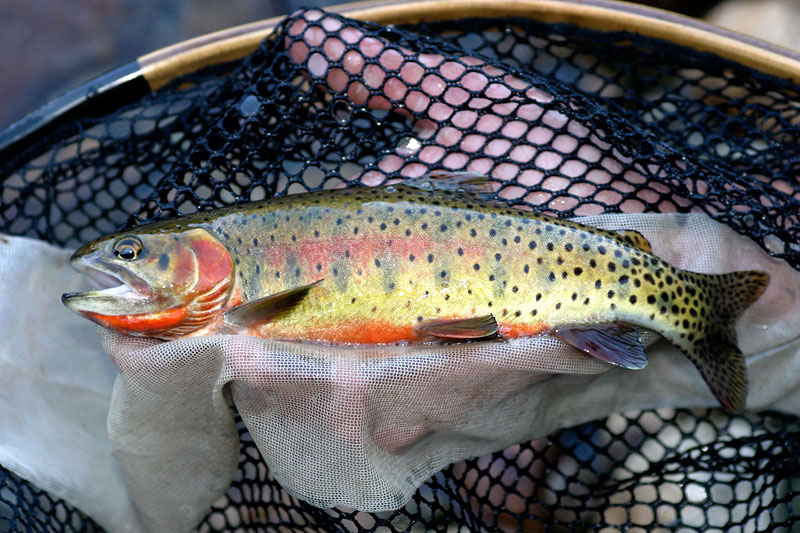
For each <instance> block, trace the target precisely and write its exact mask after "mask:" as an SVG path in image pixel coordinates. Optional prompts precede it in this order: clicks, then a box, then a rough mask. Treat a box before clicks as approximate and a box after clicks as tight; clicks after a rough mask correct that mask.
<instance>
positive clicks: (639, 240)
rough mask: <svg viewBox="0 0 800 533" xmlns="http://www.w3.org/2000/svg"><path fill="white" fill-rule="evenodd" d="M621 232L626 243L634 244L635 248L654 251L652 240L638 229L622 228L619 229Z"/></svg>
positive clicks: (649, 251)
mask: <svg viewBox="0 0 800 533" xmlns="http://www.w3.org/2000/svg"><path fill="white" fill-rule="evenodd" d="M619 233H620V234H622V240H623V241H625V243H626V244H628V245H630V246H633V247H634V248H638V249H639V250H641V251H643V252H647V253H652V252H653V247H652V246H651V245H650V241H648V240H647V239H646V238H645V236H644V235H642V234H641V233H639V232H638V231H636V230H632V229H622V230H619Z"/></svg>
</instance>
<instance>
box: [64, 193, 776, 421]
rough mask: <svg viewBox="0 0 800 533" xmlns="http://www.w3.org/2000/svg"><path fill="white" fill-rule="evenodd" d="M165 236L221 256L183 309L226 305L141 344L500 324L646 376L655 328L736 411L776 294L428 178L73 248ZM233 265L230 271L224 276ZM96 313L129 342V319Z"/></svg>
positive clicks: (756, 275) (424, 332) (384, 338)
mask: <svg viewBox="0 0 800 533" xmlns="http://www.w3.org/2000/svg"><path fill="white" fill-rule="evenodd" d="M425 183H428V186H427V187H426V186H424V185H423V184H425ZM201 232H202V233H201ZM188 234H191V235H192V236H193V237H192V239H193V240H192V239H188V238H187V237H186V235H188ZM164 235H168V236H171V237H172V239H173V242H174V243H176V246H178V245H181V246H183V248H182V250H193V246H198V243H202V246H203V247H204V248H205V249H207V250H214V252H213V253H216V254H218V255H219V256H222V259H220V258H219V257H217V258H216V264H217V267H215V268H214V269H212V270H213V271H214V273H213V275H211V274H209V273H207V272H206V273H204V271H203V268H204V265H203V262H202V261H200V262H198V263H197V265H198V269H199V273H198V274H197V278H198V279H201V280H204V283H203V284H202V285H203V286H204V287H205V289H204V290H205V291H206V292H203V293H202V294H201V295H200V296H198V295H193V296H191V298H190V297H189V295H188V294H187V295H186V297H185V300H186V302H185V303H184V304H183V308H189V307H191V306H192V305H194V306H195V307H197V305H198V304H197V303H196V301H197V299H198V298H205V299H206V300H208V299H213V300H214V303H215V307H214V308H213V311H212V312H208V309H210V307H209V306H206V307H204V312H205V313H206V314H204V315H203V317H204V319H207V320H206V321H205V322H203V321H201V320H199V319H197V318H196V317H195V318H194V322H192V323H189V324H186V323H177V322H175V323H173V322H174V318H170V321H172V322H170V321H168V322H169V324H167V323H164V324H160V325H159V329H158V330H157V331H156V334H155V335H152V334H150V333H149V332H148V331H145V330H144V329H139V330H135V331H127V332H128V333H132V334H139V335H148V334H150V335H151V336H156V337H159V338H164V339H170V338H176V337H179V336H184V335H200V334H209V333H214V332H244V333H247V334H253V335H259V336H264V337H269V338H281V339H292V340H304V341H315V342H329V343H397V342H424V341H430V340H432V337H431V336H430V335H429V331H430V329H431V328H429V327H426V326H428V325H429V324H441V323H442V322H445V323H446V322H447V321H458V320H464V319H475V317H487V316H490V317H493V318H494V321H496V332H497V333H499V334H500V335H501V336H502V337H505V338H514V337H521V336H531V335H537V334H542V333H554V334H556V335H559V336H560V337H561V338H562V339H564V340H566V341H567V342H570V343H571V344H573V345H575V346H577V347H579V348H581V349H583V350H584V351H587V352H589V353H592V355H595V356H598V357H601V358H605V359H606V360H609V361H612V362H615V363H616V364H621V365H623V366H628V367H630V368H640V367H641V366H643V365H644V363H646V359H644V353H643V351H641V346H640V345H638V342H637V339H636V329H635V328H646V329H651V330H653V331H656V332H658V333H660V334H661V335H663V336H664V337H665V338H667V339H668V340H669V341H670V342H672V343H673V344H674V345H676V346H677V347H678V348H680V349H681V351H683V353H685V354H686V355H687V356H688V357H689V358H690V359H691V360H692V361H693V362H694V364H695V365H696V366H697V367H698V369H699V370H700V372H701V374H703V377H704V378H705V379H706V381H707V382H708V383H709V386H710V387H711V389H712V392H714V394H715V396H717V398H718V399H719V400H720V402H721V403H722V404H723V406H724V407H725V408H726V409H728V410H729V411H732V412H735V411H740V410H741V409H742V408H743V406H744V400H745V396H746V387H747V380H746V371H745V367H744V361H743V356H742V354H741V352H740V351H739V350H738V348H737V347H736V339H735V330H734V325H735V320H736V318H737V317H738V315H739V314H740V313H741V312H742V311H743V310H744V309H745V308H746V307H747V306H749V305H750V304H751V303H752V302H753V301H755V299H757V298H758V296H759V295H760V294H761V293H762V292H763V290H764V288H765V287H766V285H767V283H768V276H767V275H766V274H765V273H763V272H735V273H730V274H723V275H718V276H713V275H703V274H697V273H692V272H686V271H682V270H679V269H676V268H674V267H672V266H671V265H668V264H667V263H665V262H664V261H662V260H661V259H659V258H658V257H656V256H655V255H653V254H652V253H650V252H649V251H648V250H649V246H648V244H647V242H646V241H645V240H644V239H643V238H641V236H639V235H638V234H636V233H635V232H628V233H626V234H621V233H619V232H612V231H605V230H598V229H595V228H591V227H587V226H583V225H580V224H577V223H574V222H568V221H561V220H557V219H554V218H551V217H547V216H544V215H541V214H537V213H530V212H524V211H520V210H516V209H511V208H509V207H507V206H505V205H502V204H499V203H495V202H493V201H492V200H490V199H488V198H487V196H486V195H485V194H483V195H475V194H473V193H471V192H459V191H458V190H457V189H456V190H448V191H442V190H440V187H439V186H433V187H431V186H430V182H425V181H424V180H423V181H421V182H409V183H406V184H397V185H392V186H385V187H375V188H356V189H343V190H337V191H324V192H318V193H309V194H304V195H291V196H286V197H283V198H280V199H276V200H270V201H267V202H261V203H254V204H246V205H243V206H240V207H234V208H226V209H222V210H218V211H215V212H203V213H196V214H193V215H189V216H187V217H183V218H181V219H177V220H175V221H166V222H161V223H156V224H153V225H148V226H142V227H140V228H136V229H134V230H131V231H129V232H125V234H120V235H115V236H110V237H108V238H106V239H103V240H101V241H98V242H95V243H92V244H90V245H87V247H84V248H82V249H81V250H79V251H78V252H76V254H75V261H76V263H80V262H81V261H83V260H84V258H86V257H88V256H90V255H91V254H92V253H95V252H97V251H99V250H104V251H105V254H106V256H108V254H109V253H110V250H111V248H110V247H113V244H114V243H116V242H119V240H120V239H121V238H124V237H126V236H135V237H137V238H138V239H140V240H141V241H142V242H143V244H144V246H145V247H147V246H150V241H151V240H155V239H157V238H162V237H163V236H164ZM175 238H177V240H175ZM159 242H160V241H159ZM159 249H161V248H159ZM162 253H167V254H168V255H169V256H170V257H172V256H173V255H174V256H175V257H178V258H180V257H184V256H186V252H185V251H176V252H174V254H172V253H169V252H162ZM181 254H183V255H181ZM192 254H195V257H196V256H197V252H195V251H192ZM208 256H209V253H206V257H208ZM226 258H227V261H228V264H230V265H231V267H230V270H229V271H228V272H227V273H226V272H225V268H220V267H219V265H220V264H224V263H225V260H224V259H226ZM112 259H113V258H112ZM112 259H109V258H108V257H106V260H107V261H111V260H112ZM186 261H187V260H185V259H184V260H183V261H180V260H179V261H174V262H173V261H171V262H170V265H169V266H168V267H167V268H166V269H163V270H159V269H158V268H153V266H152V265H151V266H150V268H149V271H147V272H144V270H146V269H142V271H137V275H139V276H140V277H141V278H142V279H145V280H147V279H148V276H151V277H156V278H158V277H160V278H169V277H170V276H174V275H175V273H174V272H173V270H172V268H173V267H175V268H177V266H178V265H179V264H185V263H186ZM173 263H174V264H173ZM125 266H128V267H131V268H133V266H134V263H128V264H127V265H125ZM217 278H224V279H217ZM160 285H161V286H164V283H161V284H160ZM221 285H225V287H226V289H225V292H224V294H225V298H226V300H225V301H224V302H222V299H221V297H219V296H218V294H221V293H218V292H217V293H214V294H217V296H213V295H212V296H209V295H208V294H207V291H208V290H210V289H209V288H208V287H211V286H213V287H218V286H221ZM297 288H303V289H302V291H300V292H302V293H303V294H302V297H299V298H296V299H292V300H291V301H287V300H282V307H281V312H280V313H277V314H276V313H273V314H271V315H270V319H269V320H266V321H261V322H259V321H258V320H255V321H250V322H249V324H251V325H249V326H247V327H246V328H241V327H239V328H235V327H234V328H232V326H231V323H230V322H228V323H226V322H225V321H224V320H223V316H224V315H223V314H224V313H226V312H227V313H229V314H231V313H236V311H237V307H239V306H240V304H242V303H248V302H254V301H257V300H259V299H262V298H269V297H270V295H276V294H283V293H285V292H289V293H291V292H292V291H293V290H294V289H297ZM190 292H191V291H190ZM195 292H196V291H195ZM295 292H296V291H295ZM82 298H83V299H82ZM170 298H171V300H170V301H172V302H173V307H172V308H170V309H163V310H162V311H161V312H165V313H166V312H169V313H172V315H175V309H177V308H180V307H181V306H180V305H178V306H176V305H174V302H175V301H176V300H180V297H176V296H175V295H170ZM292 298H295V296H292ZM89 300H91V298H89ZM70 301H72V304H70ZM81 301H83V302H84V304H85V302H86V299H85V297H82V296H81V295H78V296H73V297H72V298H67V303H68V305H72V307H73V308H76V305H75V303H76V302H81ZM193 302H194V303H193ZM268 303H269V302H268ZM84 307H86V304H85V305H84ZM88 307H91V304H88ZM123 307H124V306H123ZM262 307H264V306H262ZM267 307H269V306H267ZM76 310H78V309H77V308H76ZM79 312H80V311H79ZM84 314H85V313H84ZM86 316H88V317H89V318H90V319H93V320H95V321H97V322H99V323H101V324H103V325H106V326H108V327H114V328H115V329H120V330H123V331H124V328H123V327H121V326H122V325H123V324H121V321H120V319H108V315H104V317H98V316H94V317H93V316H89V315H86ZM104 320H105V322H104ZM156 322H157V320H156ZM234 322H235V321H234ZM170 324H171V325H170ZM487 327H488V326H487ZM170 328H171V329H170ZM434 329H435V328H434ZM189 330H191V331H189ZM487 331H488V330H487ZM433 338H435V335H434V337H433ZM606 345H607V346H606ZM637 345H638V346H637ZM604 346H606V347H605V348H604Z"/></svg>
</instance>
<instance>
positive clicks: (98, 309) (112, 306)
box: [61, 226, 235, 339]
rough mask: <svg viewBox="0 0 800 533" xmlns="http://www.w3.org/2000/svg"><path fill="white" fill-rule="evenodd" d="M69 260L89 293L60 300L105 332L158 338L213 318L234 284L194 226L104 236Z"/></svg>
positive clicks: (209, 238) (219, 253) (229, 267)
mask: <svg viewBox="0 0 800 533" xmlns="http://www.w3.org/2000/svg"><path fill="white" fill-rule="evenodd" d="M70 262H71V265H72V266H73V267H74V268H75V269H76V270H78V271H79V272H81V273H83V274H84V275H85V276H86V277H87V278H88V279H89V280H90V281H91V282H92V283H93V284H94V286H95V290H93V291H89V292H75V293H69V294H64V295H63V296H62V297H61V299H62V301H63V302H64V304H65V305H66V306H67V307H68V308H69V309H71V310H72V311H74V312H76V313H78V314H79V315H81V316H84V317H86V318H88V319H89V320H92V321H93V322H96V323H98V324H100V325H101V326H105V327H107V328H109V329H113V330H116V331H120V332H122V333H127V334H129V335H136V336H143V337H155V338H161V339H174V338H178V337H182V336H185V335H188V334H190V333H193V332H195V331H198V330H200V329H202V328H204V327H206V326H208V325H210V324H211V323H213V322H214V320H216V319H217V318H218V317H221V316H222V313H223V312H224V308H225V305H226V303H227V302H228V300H229V298H230V295H231V292H232V286H233V280H234V279H235V265H234V262H233V261H232V259H231V256H230V254H229V252H228V250H227V248H225V246H224V245H223V244H222V243H221V242H220V241H219V240H217V239H216V238H215V237H214V236H213V235H212V234H211V233H209V232H208V231H206V230H205V229H203V228H197V227H186V226H177V227H176V226H173V227H168V228H161V229H160V230H159V229H156V230H153V229H148V227H147V226H143V227H142V228H141V229H138V230H136V229H134V230H132V231H129V232H123V233H118V234H114V235H110V236H107V237H103V238H101V239H98V240H96V241H93V242H90V243H88V244H86V245H84V246H82V247H81V248H79V249H78V250H77V251H76V252H75V253H74V254H73V255H72V258H71V260H70Z"/></svg>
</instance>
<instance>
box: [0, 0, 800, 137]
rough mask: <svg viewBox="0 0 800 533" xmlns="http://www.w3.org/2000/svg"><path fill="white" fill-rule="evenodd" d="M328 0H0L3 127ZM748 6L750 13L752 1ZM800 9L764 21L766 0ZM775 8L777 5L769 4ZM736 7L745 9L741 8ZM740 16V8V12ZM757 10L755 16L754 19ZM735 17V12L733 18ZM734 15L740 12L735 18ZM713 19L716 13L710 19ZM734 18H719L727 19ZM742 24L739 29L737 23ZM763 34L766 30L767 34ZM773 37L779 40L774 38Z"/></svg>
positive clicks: (761, 8) (707, 3)
mask: <svg viewBox="0 0 800 533" xmlns="http://www.w3.org/2000/svg"><path fill="white" fill-rule="evenodd" d="M725 2H727V3H730V4H735V5H742V6H743V7H744V13H745V14H744V15H743V16H742V17H740V18H741V20H742V21H744V22H745V23H749V24H750V25H751V26H754V27H755V29H752V30H749V31H748V30H747V29H746V28H745V31H746V32H747V33H751V34H755V33H757V31H756V29H757V28H759V27H768V28H769V31H768V33H767V35H766V37H767V38H770V37H774V36H775V35H776V34H777V33H778V31H776V29H775V25H776V24H782V25H786V26H787V28H788V29H787V31H788V32H789V35H794V33H795V31H796V30H795V28H796V25H795V24H794V21H796V20H797V16H796V13H795V12H796V11H798V9H800V0H725ZM334 3H339V2H332V1H325V0H66V1H63V0H0V102H2V103H1V104H0V129H3V128H5V127H6V126H8V125H9V124H11V123H12V122H14V121H16V120H19V119H20V118H22V117H23V116H24V115H25V114H26V113H28V112H30V111H32V110H33V109H35V108H37V107H39V106H40V105H42V104H44V103H46V102H47V101H48V100H50V99H51V98H53V97H55V96H57V95H58V94H60V93H62V92H64V91H66V90H68V89H71V88H73V87H75V86H77V85H80V84H81V83H83V82H85V81H87V80H89V79H91V78H93V77H94V76H96V75H98V74H101V73H102V72H105V71H107V70H110V69H112V68H114V67H117V66H120V65H122V64H124V63H127V62H129V61H131V60H133V59H135V58H136V57H138V56H140V55H142V54H145V53H148V52H152V51H154V50H156V49H158V48H161V47H163V46H167V45H170V44H173V43H176V42H179V41H182V40H185V39H188V38H191V37H195V36H198V35H203V34H205V33H209V32H212V31H215V30H219V29H223V28H228V27H230V26H235V25H238V24H243V23H246V22H252V21H255V20H259V19H264V18H268V17H273V16H276V15H281V14H285V13H288V12H291V11H293V10H294V9H296V8H297V7H300V6H312V5H317V6H323V5H330V4H334ZM639 3H644V4H649V5H652V6H656V7H660V8H663V9H668V10H671V11H676V12H679V13H684V14H688V15H691V16H695V17H707V16H709V15H713V16H718V15H714V13H713V12H711V9H712V8H715V7H716V8H717V12H718V10H719V8H720V6H718V5H717V4H720V3H721V2H720V0H648V1H643V2H639ZM751 4H754V5H753V7H751V8H750V9H751V12H752V13H751V14H748V12H747V9H748V8H747V6H748V5H751ZM768 4H769V5H773V4H776V5H777V4H781V5H783V6H784V7H783V8H784V10H785V9H788V10H790V11H791V12H792V13H795V18H794V19H793V20H792V21H791V22H792V24H789V21H790V19H788V18H787V17H786V16H782V15H781V14H780V12H779V13H778V14H777V17H776V18H775V20H776V22H772V23H769V22H763V21H761V19H760V18H757V17H763V16H764V14H765V9H767V10H768V8H767V7H765V6H767V5H768ZM769 9H773V8H769ZM737 12H742V8H739V9H738V11H737ZM737 16H738V15H737ZM754 16H757V17H756V18H754ZM729 18H730V17H729ZM734 19H735V17H734ZM712 20H714V19H713V18H712ZM737 20H738V19H735V20H734V22H730V21H727V19H725V20H722V21H721V22H720V23H721V24H723V25H727V26H736V24H738V22H736V21H737ZM737 29H740V28H737ZM762 37H763V35H762ZM770 40H773V41H775V40H777V39H776V38H771V39H770Z"/></svg>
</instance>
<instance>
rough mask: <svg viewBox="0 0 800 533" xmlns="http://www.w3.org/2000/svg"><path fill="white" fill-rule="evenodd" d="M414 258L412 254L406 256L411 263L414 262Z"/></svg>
mask: <svg viewBox="0 0 800 533" xmlns="http://www.w3.org/2000/svg"><path fill="white" fill-rule="evenodd" d="M414 259H416V257H414V255H413V254H411V255H409V256H408V260H409V261H411V262H412V263H413V262H414Z"/></svg>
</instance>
